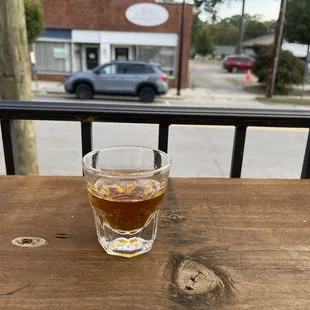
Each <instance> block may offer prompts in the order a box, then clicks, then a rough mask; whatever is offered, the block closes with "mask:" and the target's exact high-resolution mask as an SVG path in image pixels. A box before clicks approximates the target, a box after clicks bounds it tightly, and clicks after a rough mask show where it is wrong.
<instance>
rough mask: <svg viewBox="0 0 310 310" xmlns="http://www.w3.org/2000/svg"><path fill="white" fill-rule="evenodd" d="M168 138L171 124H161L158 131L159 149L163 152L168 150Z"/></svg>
mask: <svg viewBox="0 0 310 310" xmlns="http://www.w3.org/2000/svg"><path fill="white" fill-rule="evenodd" d="M168 139H169V125H167V124H159V133H158V149H159V150H161V151H163V152H166V153H167V152H168Z"/></svg>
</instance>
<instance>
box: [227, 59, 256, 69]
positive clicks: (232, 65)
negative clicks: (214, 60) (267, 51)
mask: <svg viewBox="0 0 310 310" xmlns="http://www.w3.org/2000/svg"><path fill="white" fill-rule="evenodd" d="M254 61H255V59H253V58H251V57H248V56H226V57H225V58H224V63H223V67H224V69H226V70H227V71H229V72H232V73H237V72H238V71H246V70H252V69H253V63H254Z"/></svg>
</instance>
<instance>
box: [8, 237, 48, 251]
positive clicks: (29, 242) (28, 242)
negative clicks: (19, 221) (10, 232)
mask: <svg viewBox="0 0 310 310" xmlns="http://www.w3.org/2000/svg"><path fill="white" fill-rule="evenodd" d="M12 244H14V245H16V246H20V247H24V248H36V247H38V246H42V245H45V244H47V241H46V240H45V239H43V238H39V237H18V238H16V239H14V240H12Z"/></svg>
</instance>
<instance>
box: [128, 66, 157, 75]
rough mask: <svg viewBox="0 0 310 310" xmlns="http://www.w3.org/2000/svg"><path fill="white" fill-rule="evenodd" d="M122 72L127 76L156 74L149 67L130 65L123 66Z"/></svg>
mask: <svg viewBox="0 0 310 310" xmlns="http://www.w3.org/2000/svg"><path fill="white" fill-rule="evenodd" d="M122 72H123V73H125V74H152V73H154V70H153V68H152V67H151V66H149V65H142V64H128V65H123V70H122Z"/></svg>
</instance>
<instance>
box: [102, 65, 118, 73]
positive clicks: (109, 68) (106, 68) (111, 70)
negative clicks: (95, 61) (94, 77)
mask: <svg viewBox="0 0 310 310" xmlns="http://www.w3.org/2000/svg"><path fill="white" fill-rule="evenodd" d="M117 67H118V66H117V64H109V65H106V66H104V67H102V68H100V69H99V74H117Z"/></svg>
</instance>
